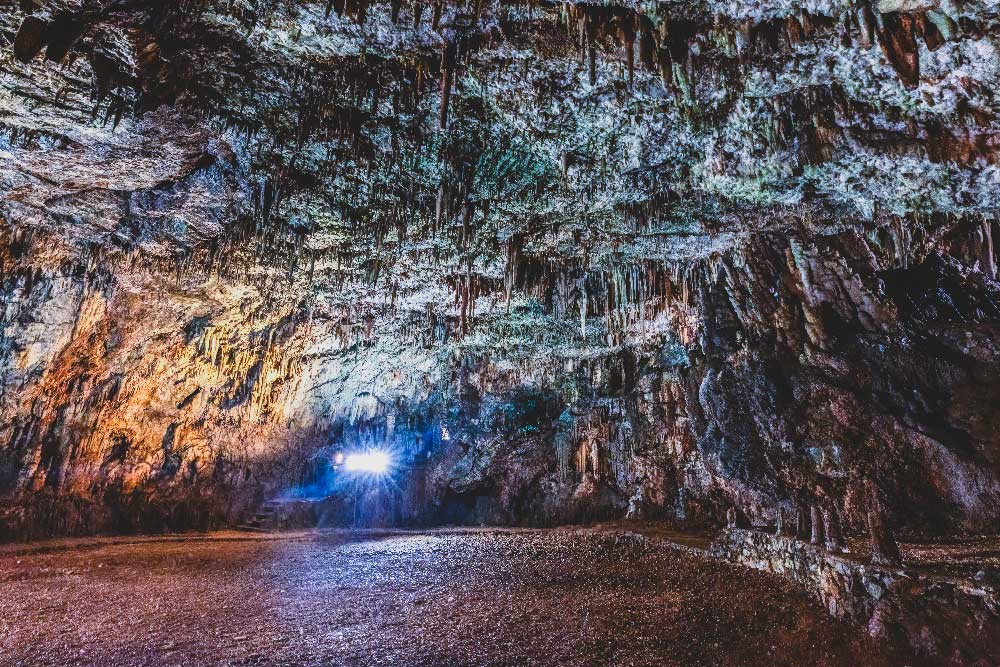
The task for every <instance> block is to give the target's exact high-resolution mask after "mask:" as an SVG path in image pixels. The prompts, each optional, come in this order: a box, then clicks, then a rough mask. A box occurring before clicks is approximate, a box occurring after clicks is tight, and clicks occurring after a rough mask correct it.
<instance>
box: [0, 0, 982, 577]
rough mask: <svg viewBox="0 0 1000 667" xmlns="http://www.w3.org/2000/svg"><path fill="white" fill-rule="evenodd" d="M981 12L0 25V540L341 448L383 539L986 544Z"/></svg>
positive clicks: (85, 527)
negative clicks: (641, 532) (660, 528)
mask: <svg viewBox="0 0 1000 667" xmlns="http://www.w3.org/2000/svg"><path fill="white" fill-rule="evenodd" d="M998 23H1000V14H998V10H997V7H996V5H995V3H990V2H972V1H970V2H952V1H950V0H949V1H942V2H927V3H916V2H880V3H878V2H870V1H868V0H863V1H860V2H846V1H837V0H809V1H807V2H801V3H799V2H788V1H786V0H767V1H766V2H757V3H738V2H718V1H716V0H703V1H701V2H641V3H632V2H612V3H575V4H574V3H560V2H538V3H519V2H499V1H497V0H493V1H486V2H474V3H455V2H450V1H449V2H439V3H415V2H374V3H370V2H366V1H353V0H352V1H347V2H344V1H336V0H335V1H334V2H332V3H330V5H329V6H327V4H326V3H323V2H296V3H285V2H272V1H269V0H255V1H251V0H238V1H236V2H231V1H229V0H225V1H224V2H223V1H220V2H215V1H212V0H205V1H198V2H183V3H159V2H144V1H142V0H126V1H119V2H111V1H108V0H32V1H28V2H18V3H14V2H12V1H11V0H0V44H2V47H0V275H2V284H0V307H2V317H3V319H2V329H0V374H2V378H0V379H2V382H0V497H2V499H3V500H2V503H0V535H2V536H4V537H14V536H28V535H32V534H48V533H73V532H94V531H103V530H134V529H162V528H183V527H190V526H204V525H209V524H215V523H222V522H235V521H238V520H241V519H244V518H246V517H248V516H250V515H251V514H252V513H253V511H254V509H255V508H256V507H257V506H258V505H259V504H260V503H261V502H262V501H263V500H265V499H267V498H270V497H272V496H275V495H279V494H283V493H287V492H289V491H294V490H300V487H302V486H309V485H312V484H314V483H315V482H316V479H317V472H316V471H317V468H322V462H323V461H324V460H326V459H327V458H328V457H329V455H330V454H331V453H332V451H334V450H335V449H336V448H340V447H345V446H346V447H357V446H368V445H371V444H377V445H379V446H383V447H391V448H393V449H394V450H395V451H396V453H397V457H398V458H399V459H400V460H402V461H403V462H405V463H406V464H407V466H411V465H412V466H413V472H412V473H411V474H410V477H409V479H410V482H411V483H410V484H408V486H407V493H413V494H416V496H418V498H417V500H414V499H413V497H414V496H408V498H409V499H408V500H407V503H409V505H408V506H407V509H405V511H397V510H393V511H394V512H395V519H400V520H402V519H406V520H408V521H418V520H419V521H442V520H445V521H458V522H483V521H485V522H502V523H510V522H513V523H546V522H561V521H568V520H581V519H589V518H597V517H606V516H621V515H623V514H624V513H625V512H626V510H627V508H628V506H629V503H630V500H631V501H632V505H633V507H634V512H635V513H638V514H642V515H648V516H660V517H669V518H672V519H676V520H682V521H686V522H691V523H704V522H719V521H721V520H722V518H723V517H724V516H725V514H726V512H727V510H728V509H730V508H736V509H738V512H737V515H738V516H737V518H738V519H739V520H741V521H742V520H743V518H744V517H745V518H748V519H750V520H751V521H754V522H764V521H773V520H775V518H776V517H777V516H779V515H782V516H784V517H785V518H786V519H788V518H789V517H791V516H794V515H795V514H796V513H799V514H801V513H803V512H804V513H805V514H807V515H808V514H809V508H811V507H815V508H817V512H819V514H817V516H828V517H830V522H833V523H835V524H842V526H843V529H844V530H845V531H846V532H848V533H858V532H860V531H865V530H867V529H868V528H869V526H872V525H874V526H876V527H878V526H883V527H889V528H895V529H896V530H897V531H904V532H906V533H909V534H912V535H955V534H964V533H970V532H981V531H995V530H996V529H997V525H998V521H1000V478H998V469H1000V435H998V434H1000V410H998V409H997V406H998V405H1000V354H998V346H1000V328H998V325H1000V284H998V283H997V280H996V277H997V275H996V256H997V253H996V249H995V247H994V245H993V242H992V239H993V236H994V234H995V232H997V231H998V230H997V228H998V218H997V213H998V211H997V208H998V204H997V202H998V200H997V198H996V194H995V193H996V190H997V186H998V185H1000V182H998V181H1000V171H998V168H997V146H998V140H997V137H998V134H997V132H998V128H1000V125H998V122H997V119H996V118H997V112H998V100H997V97H996V95H997V91H998V90H1000V88H998V85H997V83H998V80H1000V56H998V47H1000V29H998ZM317 457H318V458H317ZM412 489H419V493H417V492H416V491H412ZM372 502H376V501H372ZM820 510H822V511H820ZM824 513H825V514H824ZM388 519H389V520H392V519H393V516H389V517H388ZM873 522H874V523H873ZM831 525H832V524H831ZM877 530H878V528H877ZM890 542H891V540H890ZM884 557H885V558H890V559H891V557H892V554H891V553H888V554H884Z"/></svg>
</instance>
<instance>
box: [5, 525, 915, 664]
mask: <svg viewBox="0 0 1000 667" xmlns="http://www.w3.org/2000/svg"><path fill="white" fill-rule="evenodd" d="M902 664H904V663H903V662H899V661H898V660H896V659H893V658H891V657H890V656H885V655H883V654H882V653H880V651H879V650H878V649H877V647H875V646H874V645H873V644H872V643H871V642H870V640H868V639H867V638H866V637H863V636H862V635H861V634H860V633H858V632H856V631H853V630H851V629H849V628H847V627H845V626H843V625H840V624H838V623H836V622H834V621H833V620H831V619H829V618H828V617H827V616H826V615H825V614H824V613H823V611H822V610H821V609H820V608H819V607H818V606H816V605H815V604H813V603H812V602H810V601H809V600H808V599H807V598H806V597H805V596H804V595H803V594H802V593H800V592H799V591H798V590H797V589H794V588H792V587H791V586H789V585H787V584H784V583H782V582H780V581H779V580H777V579H775V578H773V577H770V576H767V575H765V574H762V573H758V572H751V571H746V570H742V569H737V568H734V567H732V566H729V565H726V564H722V563H716V562H711V561H706V560H703V559H701V558H698V557H696V556H693V555H690V554H687V553H682V552H679V551H676V550H671V549H668V548H665V547H663V546H659V545H657V544H656V543H654V542H651V541H650V540H649V539H648V538H645V537H641V536H637V535H634V534H632V535H629V534H618V533H605V532H602V533H594V532H589V531H583V530H555V531H511V530H502V531H489V530H483V531H471V532H455V531H450V532H449V531H439V532H428V533H421V534H406V535H399V534H387V535H384V536H371V535H368V536H364V537H360V536H353V537H352V536H349V535H346V534H342V533H341V534H316V535H313V534H305V535H293V536H288V537H283V538H281V539H274V538H273V537H271V538H268V537H261V538H253V537H249V536H240V535H236V534H227V535H214V536H201V537H190V538H183V539H173V540H139V541H118V542H113V543H95V542H93V541H91V542H89V543H80V544H79V545H78V546H77V547H74V545H73V543H63V544H61V545H60V546H59V548H58V549H52V550H43V549H36V550H34V551H30V552H25V551H20V552H17V551H11V550H6V551H0V665H3V666H4V667H6V666H7V665H60V666H62V665H100V666H102V667H112V666H113V667H118V666H125V665H143V666H147V665H177V666H178V667H180V666H184V667H197V666H200V665H213V666H214V665H296V666H299V665H303V666H310V665H330V666H334V665H336V666H338V667H340V666H351V665H372V666H375V665H378V666H389V665H401V666H407V667H409V666H419V665H441V666H447V667H461V666H463V665H469V666H471V665H510V666H514V665H517V666H521V665H622V666H625V665H629V666H632V665H684V666H685V667H688V666H691V665H731V666H733V667H736V666H739V667H750V666H753V665H768V666H771V665H796V666H799V665H902Z"/></svg>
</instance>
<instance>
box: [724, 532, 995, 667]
mask: <svg viewBox="0 0 1000 667" xmlns="http://www.w3.org/2000/svg"><path fill="white" fill-rule="evenodd" d="M712 552H713V554H714V555H716V556H719V557H721V558H724V559H727V560H730V561H733V562H736V563H741V564H743V565H748V566H750V567H752V568H755V569H758V570H765V571H767V572H772V573H775V574H780V575H783V576H785V577H787V578H790V579H792V580H794V581H796V582H798V583H800V584H802V585H803V586H804V587H805V588H806V589H807V590H808V591H809V592H810V593H811V594H812V595H814V596H815V597H816V598H818V599H819V600H820V601H821V602H822V603H823V605H824V606H825V607H826V608H827V610H828V611H829V612H830V614H832V615H833V616H836V617H837V618H841V619H844V620H847V621H849V622H851V623H854V624H857V625H862V626H864V627H867V629H868V631H869V632H870V633H871V634H872V636H874V637H877V638H879V639H882V640H884V641H888V642H891V643H895V644H897V645H902V646H907V647H913V648H915V649H916V651H917V654H918V656H919V657H920V658H921V659H924V660H928V661H930V662H931V663H933V664H941V665H967V664H976V661H977V660H981V659H983V656H996V655H997V654H998V653H1000V644H998V640H997V638H998V637H1000V597H998V590H997V588H996V586H995V585H993V584H991V583H989V582H987V581H984V580H983V577H982V575H980V577H979V578H978V580H977V578H972V577H969V578H960V577H947V576H940V575H928V574H920V573H919V572H917V571H909V572H904V571H902V570H891V569H887V568H882V567H877V566H871V565H865V564H862V563H859V562H858V561H857V560H852V559H849V558H847V557H844V556H838V555H835V554H831V553H829V552H827V551H825V550H823V549H821V548H817V547H814V546H811V545H809V544H805V543H804V542H801V541H798V540H795V539H791V538H788V537H784V536H778V535H770V534H767V533H762V532H757V531H751V530H727V531H725V532H724V533H723V534H722V536H721V537H720V538H719V540H717V541H716V542H715V543H714V544H713V545H712ZM991 659H995V658H989V657H986V658H985V660H986V661H987V662H986V663H985V664H989V660H991Z"/></svg>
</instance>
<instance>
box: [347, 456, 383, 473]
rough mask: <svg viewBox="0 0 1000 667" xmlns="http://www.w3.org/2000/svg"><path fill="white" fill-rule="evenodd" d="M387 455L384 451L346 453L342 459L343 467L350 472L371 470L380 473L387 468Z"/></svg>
mask: <svg viewBox="0 0 1000 667" xmlns="http://www.w3.org/2000/svg"><path fill="white" fill-rule="evenodd" d="M390 463H391V461H390V460H389V455H388V454H386V453H385V452H368V453H366V454H348V455H347V458H346V459H344V469H345V470H349V471H351V472H371V473H375V474H376V475H381V474H382V473H384V472H385V471H386V470H388V469H389V464H390Z"/></svg>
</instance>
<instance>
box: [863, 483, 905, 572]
mask: <svg viewBox="0 0 1000 667" xmlns="http://www.w3.org/2000/svg"><path fill="white" fill-rule="evenodd" d="M864 493H865V495H866V498H867V502H868V508H867V512H866V514H867V516H866V520H867V524H868V534H869V537H870V538H871V547H872V563H874V564H876V565H885V566H888V567H897V566H899V565H900V564H901V563H902V561H903V558H902V556H901V555H900V553H899V547H898V546H897V545H896V540H895V538H894V537H893V534H892V529H891V528H890V527H889V523H888V518H887V517H886V513H885V508H884V506H883V505H882V500H881V498H880V497H879V490H878V487H877V486H876V484H875V483H874V482H873V481H872V480H870V479H869V480H866V481H865V483H864Z"/></svg>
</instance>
